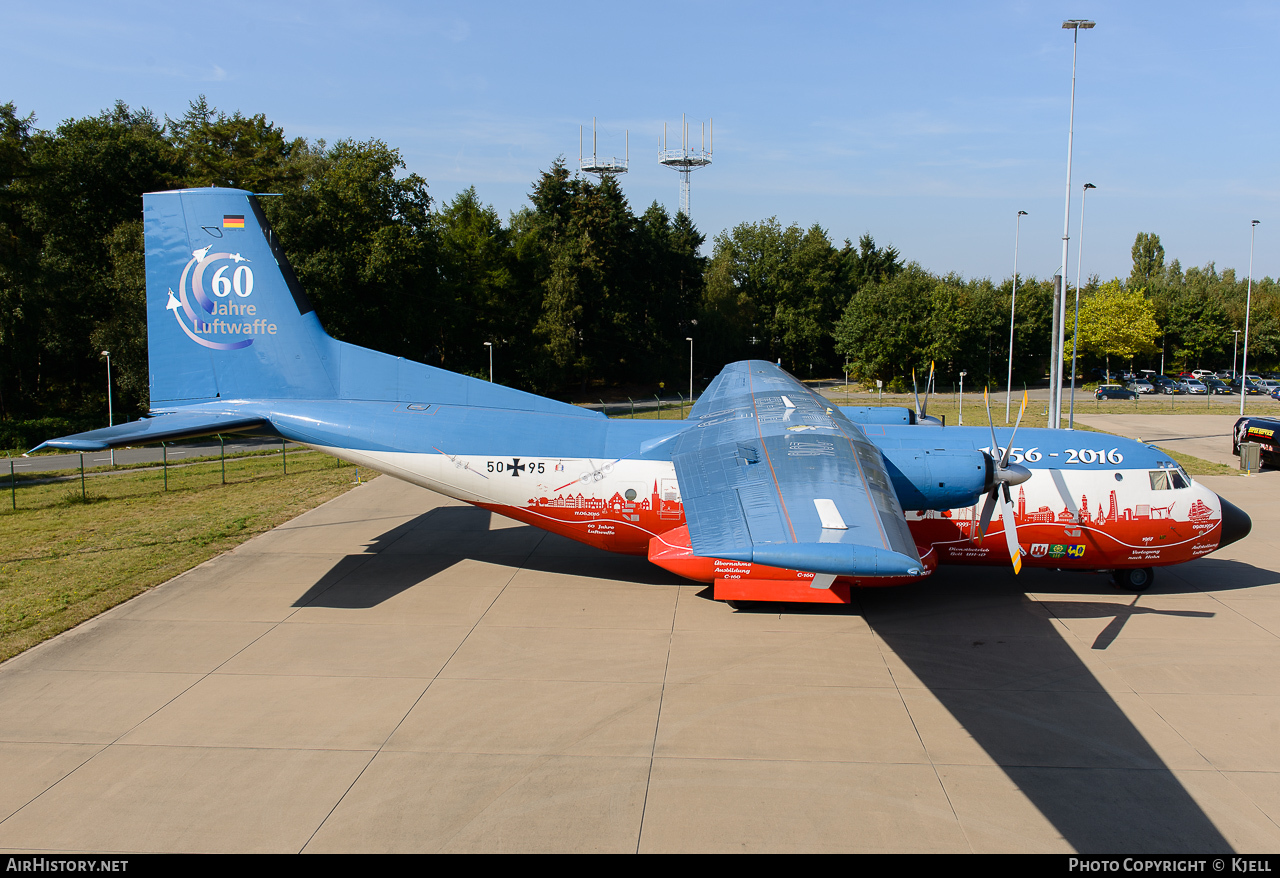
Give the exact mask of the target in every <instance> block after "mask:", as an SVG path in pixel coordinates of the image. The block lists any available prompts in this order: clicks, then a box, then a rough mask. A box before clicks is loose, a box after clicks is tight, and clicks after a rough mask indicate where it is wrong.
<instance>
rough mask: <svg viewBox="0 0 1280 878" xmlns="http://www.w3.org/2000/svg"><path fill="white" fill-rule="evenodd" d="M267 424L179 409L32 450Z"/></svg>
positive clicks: (117, 444) (100, 446)
mask: <svg viewBox="0 0 1280 878" xmlns="http://www.w3.org/2000/svg"><path fill="white" fill-rule="evenodd" d="M264 426H266V427H269V426H270V422H269V421H267V419H266V418H258V417H245V416H244V415H228V414H217V413H215V412H175V413H174V414H169V415H158V416H156V417H154V418H143V419H142V420H140V421H133V422H131V423H128V424H117V425H116V426H114V427H103V428H102V429H101V430H90V431H89V432H87V433H76V434H74V435H71V436H63V437H62V438H61V439H50V440H49V441H48V442H43V443H41V444H40V445H38V446H36V447H35V448H34V449H32V450H33V451H39V450H41V449H42V448H64V449H66V450H68V451H105V450H106V449H108V448H123V447H124V446H126V445H151V444H154V443H156V442H177V441H179V440H181V439H194V438H195V437H197V436H209V435H212V434H214V433H243V432H246V431H248V430H254V429H257V428H259V427H264Z"/></svg>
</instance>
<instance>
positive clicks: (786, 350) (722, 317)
mask: <svg viewBox="0 0 1280 878" xmlns="http://www.w3.org/2000/svg"><path fill="white" fill-rule="evenodd" d="M840 270H841V264H840V254H839V253H838V252H837V251H836V250H835V248H834V247H833V246H832V245H831V240H830V239H829V238H828V237H827V234H826V232H825V231H823V229H822V228H821V227H819V226H816V225H815V226H811V227H810V228H809V229H808V230H807V231H806V230H802V229H801V228H800V226H798V225H794V224H793V225H791V226H789V227H787V228H786V229H783V228H782V226H781V225H780V224H779V223H778V220H777V219H776V218H771V219H767V220H764V221H762V222H759V223H742V224H740V225H738V226H735V227H734V228H733V229H732V230H730V231H728V232H723V233H721V234H720V235H718V236H717V237H716V239H715V245H714V251H713V253H712V256H711V261H710V263H709V264H708V267H707V287H706V294H705V295H706V298H705V304H704V311H705V312H707V313H708V315H709V316H710V317H711V322H712V323H713V324H714V325H715V328H716V333H717V335H719V336H720V339H719V341H720V344H721V347H722V349H723V350H726V351H734V350H735V349H736V350H738V351H742V350H743V349H744V348H745V349H746V350H749V351H751V355H753V356H760V357H762V358H766V359H771V360H774V359H781V360H782V361H783V363H784V365H786V366H787V367H788V368H790V369H792V370H794V371H795V372H797V374H800V375H803V376H808V375H811V374H814V373H815V372H817V373H826V372H828V371H829V370H831V369H832V368H834V367H836V362H837V361H836V358H835V356H834V354H835V350H834V345H833V339H832V337H831V328H832V326H833V325H834V323H835V321H836V319H837V317H838V316H839V313H840V307H841V305H842V304H843V302H844V301H845V299H846V298H847V296H845V295H842V294H843V293H844V287H843V286H842V285H841V283H840Z"/></svg>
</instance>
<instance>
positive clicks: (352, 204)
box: [262, 140, 443, 363]
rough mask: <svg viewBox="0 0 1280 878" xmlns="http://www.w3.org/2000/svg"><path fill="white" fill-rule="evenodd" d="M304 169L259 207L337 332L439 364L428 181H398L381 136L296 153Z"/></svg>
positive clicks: (397, 165)
mask: <svg viewBox="0 0 1280 878" xmlns="http://www.w3.org/2000/svg"><path fill="white" fill-rule="evenodd" d="M291 161H296V162H297V166H298V171H299V174H300V175H301V176H300V177H299V179H298V180H297V182H296V183H293V184H291V185H289V186H288V187H286V188H285V190H284V195H283V196H282V197H280V198H264V199H263V200H262V204H263V210H264V211H265V213H266V214H267V217H268V219H269V220H270V221H271V224H272V227H273V228H274V229H275V231H276V233H277V234H278V235H279V237H280V241H281V244H282V245H283V246H284V249H285V253H286V255H287V256H288V258H289V261H290V263H291V264H292V265H293V268H294V270H295V272H296V273H297V275H298V280H299V281H300V282H301V283H302V286H303V288H304V289H305V290H306V291H307V294H308V295H309V296H310V297H311V299H312V301H313V303H314V304H315V306H316V311H317V313H318V314H319V315H320V317H321V319H322V320H323V322H324V324H325V327H326V329H327V330H328V331H329V332H330V333H331V334H332V335H333V336H334V337H335V338H339V339H342V340H343V341H348V342H351V343H353V344H358V345H361V346H363V347H370V348H374V349H376V350H380V351H385V352H386V353H390V354H395V355H397V356H402V357H406V358H408V359H413V360H418V361H424V360H426V361H431V360H434V361H435V362H436V363H439V362H440V358H441V357H442V356H443V352H442V351H441V349H440V346H439V343H438V342H439V335H438V329H437V327H436V326H435V325H434V320H433V315H434V313H435V311H436V307H437V301H436V294H437V289H436V286H437V285H436V276H437V275H436V267H437V260H438V255H437V245H436V238H435V228H434V225H433V222H432V217H431V198H430V196H429V195H428V194H427V182H426V180H424V179H422V178H421V177H419V176H418V175H417V174H408V175H405V176H403V177H398V176H397V173H398V172H399V171H400V170H401V169H403V168H404V161H403V160H402V159H401V158H400V153H399V152H398V151H397V150H395V149H392V148H391V147H389V146H387V145H386V144H385V143H383V142H382V141H380V140H369V141H365V142H363V143H357V142H356V141H353V140H342V141H339V142H338V143H336V144H334V145H333V146H332V147H329V148H322V147H321V148H316V149H311V148H307V149H299V150H295V152H294V154H293V155H292V156H291Z"/></svg>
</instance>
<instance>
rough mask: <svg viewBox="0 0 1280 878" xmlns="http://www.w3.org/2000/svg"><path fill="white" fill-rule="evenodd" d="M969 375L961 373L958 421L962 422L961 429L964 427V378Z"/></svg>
mask: <svg viewBox="0 0 1280 878" xmlns="http://www.w3.org/2000/svg"><path fill="white" fill-rule="evenodd" d="M968 374H969V373H968V372H961V373H960V415H959V417H958V418H957V420H958V421H959V422H960V426H961V427H963V426H964V376H966V375H968Z"/></svg>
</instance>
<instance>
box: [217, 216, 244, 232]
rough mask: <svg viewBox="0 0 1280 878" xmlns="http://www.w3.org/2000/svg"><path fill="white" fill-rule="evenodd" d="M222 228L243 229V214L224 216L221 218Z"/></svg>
mask: <svg viewBox="0 0 1280 878" xmlns="http://www.w3.org/2000/svg"><path fill="white" fill-rule="evenodd" d="M222 227H223V228H224V229H243V228H244V214H242V213H241V214H236V215H232V214H229V213H228V214H224V215H223V217H222Z"/></svg>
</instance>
